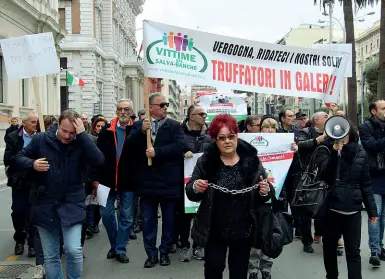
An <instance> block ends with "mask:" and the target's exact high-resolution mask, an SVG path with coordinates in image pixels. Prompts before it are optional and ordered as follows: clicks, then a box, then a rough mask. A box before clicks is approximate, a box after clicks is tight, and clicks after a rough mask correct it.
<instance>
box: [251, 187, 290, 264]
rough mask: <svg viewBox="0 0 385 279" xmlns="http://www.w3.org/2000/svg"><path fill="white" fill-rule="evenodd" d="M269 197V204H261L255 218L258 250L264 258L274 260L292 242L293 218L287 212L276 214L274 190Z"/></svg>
mask: <svg viewBox="0 0 385 279" xmlns="http://www.w3.org/2000/svg"><path fill="white" fill-rule="evenodd" d="M271 196H272V197H273V198H272V199H271V204H269V203H265V204H261V205H260V206H259V208H258V209H257V210H256V216H257V226H258V243H259V244H260V249H261V250H262V252H263V253H264V254H265V255H266V256H268V257H270V258H273V259H275V258H277V257H278V256H279V255H280V254H281V253H282V250H283V246H285V245H287V244H289V243H291V242H292V241H293V218H292V216H291V215H290V214H289V213H287V212H276V209H277V200H276V198H275V194H274V189H272V192H271Z"/></svg>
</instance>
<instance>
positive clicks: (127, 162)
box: [4, 93, 385, 279]
mask: <svg viewBox="0 0 385 279" xmlns="http://www.w3.org/2000/svg"><path fill="white" fill-rule="evenodd" d="M168 106H169V104H168V103H167V101H166V99H165V97H164V96H162V95H161V94H158V93H154V94H151V95H150V97H149V113H150V115H149V116H148V117H146V112H145V111H144V110H140V111H139V112H138V114H137V116H136V115H135V114H134V108H133V106H132V102H131V101H130V100H128V99H122V100H120V101H119V102H118V103H117V106H116V117H115V118H114V119H112V120H107V119H106V118H105V117H104V116H103V115H95V116H93V117H92V119H89V117H88V115H86V114H78V113H77V112H75V111H72V110H67V111H64V112H62V114H61V115H60V116H58V117H57V116H51V115H47V116H44V123H43V124H40V123H39V121H38V116H37V114H36V113H34V112H31V113H29V114H27V115H26V116H25V117H24V118H23V119H22V123H21V126H19V125H18V119H17V118H14V119H12V123H11V126H10V127H9V128H8V129H7V131H6V135H5V142H6V150H5V154H4V164H5V166H6V174H7V177H8V185H9V186H11V187H12V215H11V217H12V221H13V225H14V228H15V233H14V240H15V250H14V253H15V255H21V254H23V253H24V247H25V244H26V243H27V246H28V256H29V257H36V270H35V274H34V277H33V278H36V279H39V278H43V277H44V276H45V278H47V279H61V278H64V274H63V270H62V267H61V255H62V254H65V256H66V261H67V265H66V268H67V271H66V274H67V277H68V278H71V279H78V278H81V276H82V271H83V266H82V264H83V257H84V256H85V255H84V253H83V249H82V247H83V246H84V245H85V240H86V238H91V237H93V236H94V235H95V234H98V233H99V231H100V230H99V223H100V221H102V223H103V225H104V227H105V230H106V232H107V236H108V240H109V244H110V249H109V250H108V251H105V252H106V257H107V259H115V260H117V261H118V262H120V263H129V261H130V259H129V258H128V256H127V250H126V247H127V244H128V242H129V240H130V239H136V234H137V233H139V232H141V231H143V245H144V249H145V252H146V254H147V259H145V261H144V265H143V266H144V267H145V268H152V267H154V266H156V265H161V266H167V265H170V264H171V259H170V257H169V254H170V253H175V252H176V248H179V259H180V261H182V262H186V263H187V262H190V261H191V260H192V259H193V258H195V259H197V260H204V261H205V265H204V276H205V278H208V279H216V278H218V279H219V278H223V271H224V269H225V266H226V264H225V262H226V257H228V265H229V271H230V278H231V279H246V278H247V277H249V278H250V279H257V278H262V279H271V278H272V274H271V269H272V265H273V259H271V258H270V257H269V256H267V255H266V254H265V253H264V252H263V251H262V250H261V245H260V243H259V241H258V240H259V238H258V237H257V233H256V232H257V229H258V226H260V224H259V222H258V218H256V215H255V212H256V211H257V210H258V209H259V208H263V207H266V206H267V207H270V204H269V202H268V201H269V200H271V199H275V198H274V188H273V187H272V185H271V184H270V183H269V182H267V180H266V173H265V170H264V168H263V166H262V163H261V161H260V160H259V159H258V156H257V154H258V150H256V149H255V148H254V147H253V146H251V145H250V144H249V143H247V142H246V141H244V140H241V139H238V136H237V134H238V133H242V132H244V133H293V134H294V141H293V142H291V143H290V144H291V150H292V151H293V152H294V158H293V162H292V164H291V166H290V169H289V172H288V175H287V178H286V180H285V184H284V187H283V190H282V192H281V194H280V197H279V198H278V199H277V204H279V208H280V210H281V211H290V204H291V203H292V200H293V196H294V195H295V191H296V187H297V184H298V177H299V176H300V175H301V173H302V172H303V171H304V168H305V167H306V166H307V165H308V164H309V160H310V158H311V157H312V155H313V153H314V151H315V150H316V148H317V147H318V146H324V147H326V148H324V149H322V151H321V152H320V153H319V154H317V156H316V160H315V161H316V165H317V166H318V169H319V172H320V177H321V178H322V179H323V180H325V181H326V182H327V183H328V184H330V185H333V187H332V190H331V195H330V200H329V201H328V209H329V210H328V211H327V213H326V215H325V217H324V218H323V219H318V220H314V229H315V232H314V234H313V233H312V229H311V228H312V219H311V218H310V217H309V216H307V215H306V214H303V215H302V214H294V212H293V215H294V216H293V217H294V227H295V236H296V237H298V238H301V240H302V243H303V252H305V253H313V252H314V249H313V247H312V246H313V243H319V242H321V241H322V242H323V253H324V264H325V270H326V274H327V278H328V279H337V278H338V266H337V255H342V254H343V250H342V248H343V247H344V248H345V254H346V260H347V266H348V278H349V279H360V278H362V275H361V257H360V242H361V225H362V221H361V218H362V217H361V211H362V210H363V206H362V204H364V205H365V208H366V210H367V213H368V217H369V218H368V224H369V228H368V229H369V246H370V249H371V257H370V262H369V263H370V264H371V265H372V266H374V267H379V266H380V265H381V260H385V249H384V245H383V234H384V223H385V217H384V216H385V200H384V197H385V187H384V186H383V185H384V184H385V172H384V170H385V163H384V162H385V160H384V159H385V158H384V151H385V132H384V128H385V101H382V100H379V101H377V102H375V103H373V104H371V105H370V107H369V110H370V117H369V120H368V121H366V122H365V123H363V124H362V125H361V126H360V129H359V132H358V130H357V128H355V127H354V126H353V125H351V129H350V132H349V134H348V135H347V136H346V137H345V138H344V139H343V140H342V141H338V142H334V141H333V140H331V139H330V138H328V136H327V135H326V133H325V122H326V121H327V119H328V118H329V117H330V116H331V115H343V114H344V113H343V111H339V110H338V109H337V107H336V106H333V107H332V108H331V110H330V114H327V113H325V112H322V111H320V112H316V113H315V114H314V115H313V116H312V117H311V119H308V116H307V115H306V114H304V113H301V112H297V113H295V112H294V111H293V110H291V109H284V110H282V111H281V112H280V113H279V115H278V117H275V116H273V115H261V116H258V115H249V116H248V117H247V119H246V120H245V121H242V122H239V123H237V121H236V120H235V119H234V118H233V117H231V116H230V115H218V116H216V117H215V118H214V120H213V121H212V122H211V123H210V124H209V125H208V124H207V122H206V117H207V114H206V112H205V111H204V109H203V108H202V107H200V106H199V104H194V105H192V106H191V107H190V108H189V109H188V111H187V115H186V119H185V120H184V121H183V122H182V123H179V122H177V121H175V120H173V119H170V118H167V108H168ZM40 125H44V126H45V131H46V132H40ZM148 131H150V132H149V133H150V140H151V142H152V147H148V146H147V133H148ZM359 140H360V143H359ZM339 151H341V154H342V157H341V166H340V168H337V167H336V162H337V160H336V156H337V153H338V152H339ZM195 153H203V155H202V156H201V157H200V158H199V159H198V162H197V165H196V167H195V169H194V172H193V175H192V178H191V180H190V181H189V182H188V183H187V185H186V187H185V185H184V179H183V177H184V176H183V160H184V158H191V157H192V156H193V154H195ZM150 161H151V163H149V162H150ZM337 169H339V172H338V173H337ZM337 176H338V177H339V178H338V179H336V177H337ZM336 181H338V183H336ZM99 185H103V186H106V187H108V188H110V192H109V196H108V199H107V204H106V206H105V207H104V206H100V205H97V204H88V205H87V206H86V203H85V200H86V197H87V196H95V195H96V192H97V189H98V187H99ZM184 192H186V195H187V198H188V199H189V200H191V201H195V202H198V201H199V202H200V206H199V209H198V211H197V213H196V214H191V213H185V211H184V198H185V196H184ZM231 193H236V194H231ZM159 208H160V212H159ZM159 215H161V221H162V226H161V228H162V232H161V234H162V237H161V243H160V245H159V246H157V237H158V218H159V217H160V216H159ZM191 239H192V242H191V243H190V241H191ZM342 240H343V241H342ZM227 252H228V253H227ZM260 276H261V277H260Z"/></svg>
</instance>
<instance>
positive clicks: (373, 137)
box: [360, 100, 385, 266]
mask: <svg viewBox="0 0 385 279" xmlns="http://www.w3.org/2000/svg"><path fill="white" fill-rule="evenodd" d="M369 111H370V114H371V115H370V117H369V120H368V121H366V122H365V123H363V124H362V125H361V126H360V138H361V144H362V146H363V147H364V149H365V150H366V152H367V153H368V157H369V166H370V176H371V181H372V188H373V193H374V200H375V202H376V206H377V212H378V216H379V217H378V220H377V222H375V223H372V222H369V223H368V229H369V246H370V250H371V257H370V263H371V264H372V265H373V266H379V265H380V264H381V262H380V259H381V260H385V249H384V243H383V238H384V225H385V217H384V216H385V172H384V169H383V168H384V166H383V161H382V169H381V168H379V167H380V166H381V163H380V160H381V159H380V160H379V157H378V155H380V158H382V160H384V154H385V101H383V100H378V101H377V102H375V103H373V104H370V106H369ZM379 163H380V164H379Z"/></svg>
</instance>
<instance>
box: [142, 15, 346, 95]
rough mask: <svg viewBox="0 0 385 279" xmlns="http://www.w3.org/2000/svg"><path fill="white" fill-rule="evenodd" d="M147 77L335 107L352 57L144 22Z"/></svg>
mask: <svg viewBox="0 0 385 279" xmlns="http://www.w3.org/2000/svg"><path fill="white" fill-rule="evenodd" d="M143 28H144V29H143V30H144V37H143V47H144V53H145V57H144V74H145V76H147V77H154V78H168V79H173V80H177V81H181V82H185V83H190V84H201V85H210V86H216V87H219V88H226V89H229V90H232V89H237V90H243V91H249V92H260V93H267V94H275V95H285V96H296V97H305V98H316V99H321V100H325V101H328V102H336V100H337V99H338V96H339V90H340V88H341V84H342V82H343V80H344V72H345V68H346V64H347V62H348V56H349V54H348V53H346V54H345V53H343V52H334V51H328V50H318V49H311V48H299V47H291V46H285V45H279V44H269V43H262V42H255V41H249V40H244V39H238V38H231V37H226V36H220V35H215V34H210V33H205V32H200V31H196V30H191V29H186V28H181V27H178V26H171V25H166V24H161V23H157V22H152V21H148V20H145V21H144V23H143Z"/></svg>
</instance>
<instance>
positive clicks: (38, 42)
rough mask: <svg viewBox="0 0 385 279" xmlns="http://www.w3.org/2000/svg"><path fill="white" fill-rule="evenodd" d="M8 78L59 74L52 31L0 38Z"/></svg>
mask: <svg viewBox="0 0 385 279" xmlns="http://www.w3.org/2000/svg"><path fill="white" fill-rule="evenodd" d="M0 44H1V49H2V51H3V56H4V62H5V67H6V69H7V75H8V78H9V79H11V80H13V79H23V78H31V77H39V76H45V75H50V74H59V73H60V65H59V58H58V56H57V53H56V48H55V40H54V38H53V35H52V33H51V32H50V33H40V34H34V35H26V36H22V37H16V38H9V39H4V40H0Z"/></svg>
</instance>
